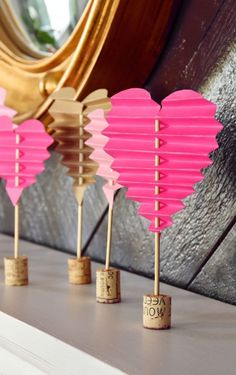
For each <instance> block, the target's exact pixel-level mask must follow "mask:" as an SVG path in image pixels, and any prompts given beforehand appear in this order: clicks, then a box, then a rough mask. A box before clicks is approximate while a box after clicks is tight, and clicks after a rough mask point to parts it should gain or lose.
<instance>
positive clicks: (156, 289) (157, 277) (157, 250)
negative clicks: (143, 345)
mask: <svg viewBox="0 0 236 375" xmlns="http://www.w3.org/2000/svg"><path fill="white" fill-rule="evenodd" d="M159 130H160V124H159V121H158V120H156V121H155V132H156V133H157V132H158V131H159ZM159 147H160V141H159V139H158V138H156V139H155V148H156V149H158V148H159ZM159 165H160V157H159V156H158V155H156V156H155V167H158V166H159ZM159 179H160V173H159V171H156V172H155V181H156V182H157V181H159ZM159 192H160V189H159V187H158V186H156V189H155V193H156V195H158V194H159ZM159 208H160V204H159V201H155V210H156V211H159ZM159 223H160V220H159V218H156V219H155V226H156V228H157V227H158V226H159ZM154 241H155V256H154V262H155V267H154V275H155V276H154V294H155V295H157V296H158V295H159V294H160V233H159V232H155V238H154Z"/></svg>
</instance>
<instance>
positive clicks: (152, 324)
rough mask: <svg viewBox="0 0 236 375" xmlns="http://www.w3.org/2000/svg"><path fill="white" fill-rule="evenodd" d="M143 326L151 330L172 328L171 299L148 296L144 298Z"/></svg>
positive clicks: (162, 296) (161, 296) (168, 297)
mask: <svg viewBox="0 0 236 375" xmlns="http://www.w3.org/2000/svg"><path fill="white" fill-rule="evenodd" d="M143 326H144V328H150V329H168V328H170V327H171V297H170V296H166V295H159V296H156V295H154V294H146V295H145V296H143Z"/></svg>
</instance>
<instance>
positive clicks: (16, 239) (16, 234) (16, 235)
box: [14, 134, 20, 259]
mask: <svg viewBox="0 0 236 375" xmlns="http://www.w3.org/2000/svg"><path fill="white" fill-rule="evenodd" d="M19 143H20V136H19V134H16V144H17V145H19ZM19 158H20V150H19V148H18V147H17V148H16V166H15V172H16V177H15V186H16V187H18V186H19V182H20V181H19V175H18V174H19V171H20V163H19ZM14 210H15V225H14V258H16V259H17V258H19V226H20V225H19V219H20V218H19V203H17V204H16V205H15V209H14Z"/></svg>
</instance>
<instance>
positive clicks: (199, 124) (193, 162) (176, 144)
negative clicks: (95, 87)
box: [103, 88, 222, 232]
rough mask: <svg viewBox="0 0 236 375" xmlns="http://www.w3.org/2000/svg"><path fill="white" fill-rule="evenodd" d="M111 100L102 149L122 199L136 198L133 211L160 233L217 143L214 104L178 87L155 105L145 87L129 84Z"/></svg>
mask: <svg viewBox="0 0 236 375" xmlns="http://www.w3.org/2000/svg"><path fill="white" fill-rule="evenodd" d="M111 103H112V110H111V111H110V112H109V114H108V116H107V121H108V124H109V125H108V127H107V128H106V129H105V130H104V131H103V134H104V135H106V136H107V137H108V138H109V142H108V143H107V144H106V145H105V148H104V149H105V151H106V152H107V153H109V154H110V155H111V157H113V158H114V162H113V164H112V168H114V170H115V171H117V172H118V173H119V177H118V182H119V183H120V184H121V185H123V186H126V187H127V188H128V191H127V194H126V196H127V198H130V199H133V200H135V201H138V202H140V208H139V214H140V215H142V216H144V217H146V218H147V219H148V220H150V222H151V224H150V230H151V231H153V232H160V231H162V230H163V229H165V228H167V227H168V226H170V225H171V224H172V216H173V214H175V213H176V212H178V211H179V210H181V209H182V208H183V207H184V204H183V203H182V201H181V200H182V199H184V198H185V197H187V196H188V195H189V194H192V193H193V192H194V185H195V183H197V182H199V181H201V180H202V179H203V175H202V173H201V169H202V168H205V167H207V166H208V165H210V164H212V161H211V159H210V158H209V157H208V154H209V153H210V152H211V151H212V150H214V149H216V148H217V147H218V144H217V141H216V139H215V136H216V134H217V133H218V132H219V131H220V130H221V128H222V125H221V124H220V123H219V122H218V121H217V120H216V119H215V118H214V116H215V112H216V106H215V104H213V103H211V102H210V101H208V100H206V99H204V98H203V97H202V96H201V95H200V94H199V93H197V92H195V91H192V90H180V91H176V92H174V93H173V94H171V95H169V96H168V97H166V98H165V99H164V100H163V101H162V105H161V107H160V106H159V104H157V103H156V102H155V101H153V100H152V99H151V96H150V94H149V93H148V92H147V91H146V90H144V89H135V88H134V89H129V90H124V91H122V92H120V93H118V94H116V95H114V96H113V97H112V98H111ZM157 121H158V123H159V126H158V130H156V123H157ZM157 145H158V146H157ZM157 157H158V159H159V160H158V165H157V163H156V158H157ZM157 173H158V180H157V178H156V176H157ZM156 203H158V205H157V204H156ZM156 218H158V225H156Z"/></svg>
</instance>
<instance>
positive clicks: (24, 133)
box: [0, 116, 53, 205]
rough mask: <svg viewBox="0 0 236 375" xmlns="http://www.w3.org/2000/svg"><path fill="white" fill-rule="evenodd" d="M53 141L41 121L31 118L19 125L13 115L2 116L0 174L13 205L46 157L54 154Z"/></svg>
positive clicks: (41, 166) (42, 168)
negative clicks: (49, 150) (50, 151)
mask: <svg viewBox="0 0 236 375" xmlns="http://www.w3.org/2000/svg"><path fill="white" fill-rule="evenodd" d="M17 140H18V141H19V144H17ZM52 142H53V140H52V138H51V137H50V136H49V135H48V134H47V133H46V131H45V129H44V125H43V124H42V123H41V122H40V121H38V120H34V119H32V120H27V121H24V122H23V123H22V124H21V125H20V126H16V125H15V124H13V122H12V119H11V118H10V117H7V116H0V155H1V157H0V177H1V178H3V179H5V180H6V190H7V193H8V195H9V197H10V199H11V202H12V204H13V205H16V204H17V202H18V201H19V199H20V196H21V194H22V192H23V190H24V189H25V188H26V187H28V186H30V185H32V184H33V183H35V182H36V175H37V174H39V173H40V172H42V171H43V170H44V164H43V161H44V160H46V159H48V157H49V156H50V154H49V152H48V151H47V147H48V146H49V145H50V144H51V143H52ZM17 150H18V151H17ZM17 166H18V167H19V172H17Z"/></svg>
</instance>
